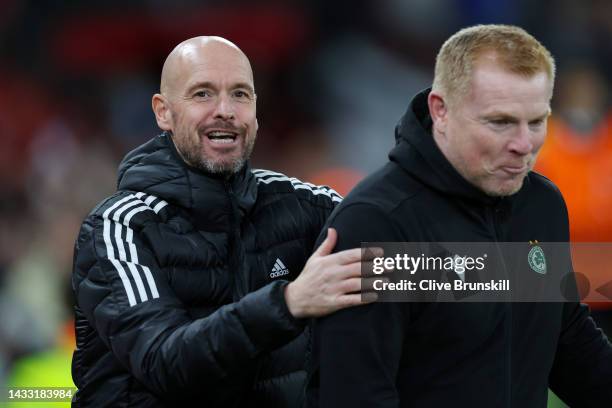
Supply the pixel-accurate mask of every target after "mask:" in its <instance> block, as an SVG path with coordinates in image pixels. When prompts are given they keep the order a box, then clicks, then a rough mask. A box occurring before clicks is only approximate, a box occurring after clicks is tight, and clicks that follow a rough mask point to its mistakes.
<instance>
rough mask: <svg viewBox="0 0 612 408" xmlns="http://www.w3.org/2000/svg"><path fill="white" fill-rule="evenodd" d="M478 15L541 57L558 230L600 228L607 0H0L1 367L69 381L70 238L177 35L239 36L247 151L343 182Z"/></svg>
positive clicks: (368, 157) (610, 9)
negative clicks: (515, 30)
mask: <svg viewBox="0 0 612 408" xmlns="http://www.w3.org/2000/svg"><path fill="white" fill-rule="evenodd" d="M170 4H172V5H170ZM477 23H508V24H517V25H520V26H522V27H524V28H525V29H527V30H528V31H529V32H531V33H532V34H533V35H534V36H536V38H538V39H540V40H541V41H542V42H543V43H544V44H545V45H546V46H547V47H548V48H549V49H550V50H551V52H552V53H553V55H554V56H555V58H556V60H557V65H558V76H557V82H556V89H555V97H554V98H553V116H552V118H551V122H550V124H549V137H548V141H547V142H546V144H545V146H544V148H543V151H542V153H541V158H540V161H539V164H538V171H540V172H542V173H543V174H544V175H546V176H548V177H549V178H551V179H552V180H553V181H554V182H555V183H556V184H557V185H558V186H559V187H560V189H561V191H562V192H563V194H564V196H565V198H566V201H567V203H568V209H569V213H570V220H571V223H572V231H571V235H572V239H573V240H575V241H582V242H591V241H601V242H612V211H611V210H610V209H611V207H612V111H611V109H610V107H611V105H610V102H611V99H610V90H611V87H610V85H611V83H612V69H610V68H611V67H612V2H609V1H606V0H585V1H581V2H576V1H572V0H554V1H553V0H543V1H535V2H534V1H527V0H496V1H488V0H353V1H351V2H330V1H324V0H315V1H280V0H278V1H274V0H269V1H247V0H244V1H213V0H208V1H206V0H204V1H202V0H199V1H195V0H191V1H178V2H171V3H170V2H164V1H160V0H138V1H131V2H123V1H117V0H110V1H109V0H107V1H104V2H101V1H88V2H59V1H48V2H42V1H20V0H4V1H2V2H0V81H1V87H0V135H1V136H2V148H1V149H0V322H2V324H1V325H0V383H8V384H17V383H23V382H24V381H25V382H27V381H30V380H27V379H28V378H30V377H28V375H29V376H33V375H34V374H33V373H35V372H36V373H38V374H37V375H45V374H40V373H41V372H43V373H44V368H41V367H43V366H41V365H40V364H43V363H46V364H48V365H49V370H50V371H49V374H48V375H46V376H43V377H41V378H45V381H46V382H45V383H43V385H47V386H50V385H54V384H55V385H66V383H67V385H70V383H69V381H70V377H69V376H70V372H69V364H70V354H71V351H72V347H73V339H72V337H71V336H72V335H73V334H72V333H73V329H72V328H71V326H70V324H71V317H72V309H71V305H72V303H73V300H72V297H71V288H70V273H71V261H72V250H73V245H74V239H75V237H76V233H77V230H78V228H79V225H80V222H81V220H82V219H83V217H84V216H85V215H86V213H87V212H88V211H90V210H91V208H92V207H93V206H94V205H95V204H96V203H97V202H98V201H99V200H101V199H102V198H104V197H105V196H107V195H108V194H110V193H112V192H113V190H114V187H115V177H116V167H117V165H118V163H119V161H120V160H121V158H122V157H123V155H124V154H125V153H126V152H128V151H129V150H130V149H132V148H134V147H136V146H137V145H138V144H140V143H142V142H144V141H146V140H147V139H148V138H150V137H152V136H154V135H155V134H156V133H157V132H158V130H157V128H156V125H155V121H154V117H153V114H152V112H151V109H150V106H151V105H150V98H151V95H152V94H153V93H154V92H156V91H157V90H158V88H159V74H160V71H161V66H162V64H163V61H164V58H165V56H166V55H167V54H168V53H169V51H170V50H171V49H172V48H173V46H174V45H175V44H177V43H179V42H180V41H182V40H184V39H186V38H189V37H192V36H196V35H203V34H210V35H212V34H214V35H221V36H224V37H226V38H228V39H230V40H232V41H233V42H235V43H236V44H237V45H238V46H240V47H241V48H242V49H243V50H244V51H245V53H246V54H247V55H248V56H249V57H250V58H251V62H252V64H253V69H254V72H255V85H256V90H257V94H258V118H259V124H260V131H259V136H258V142H257V145H256V148H255V152H254V156H253V165H254V167H263V168H268V169H273V170H276V171H281V172H285V173H287V174H290V175H292V176H296V177H299V178H301V179H304V180H308V181H311V182H315V183H321V184H328V185H331V186H332V187H335V188H336V189H338V191H340V192H342V193H346V192H348V191H349V190H350V188H351V187H352V186H353V185H354V184H355V183H356V182H357V181H358V180H359V179H360V178H361V177H363V175H365V174H367V173H369V172H371V171H372V170H374V169H375V168H377V167H378V166H379V165H381V164H382V163H384V161H385V160H386V154H387V152H388V150H389V149H390V148H391V147H392V146H393V144H394V139H393V131H394V127H395V124H396V122H397V120H398V119H399V118H400V117H401V116H402V114H403V112H404V111H405V109H406V107H407V104H408V101H409V100H410V99H411V96H412V95H413V94H415V93H416V92H417V91H419V90H421V89H422V88H425V87H427V86H429V85H430V83H431V79H432V74H433V64H434V60H435V53H436V51H437V50H438V49H439V48H440V46H441V44H442V42H443V41H444V40H445V39H446V38H447V37H448V36H449V35H450V34H452V33H454V32H455V31H457V30H458V29H459V28H461V27H464V26H468V25H473V24H477ZM611 278H612V276H611ZM594 307H595V308H596V309H597V310H599V311H598V312H597V314H596V318H597V319H598V320H600V324H602V325H603V326H604V327H605V328H606V330H607V332H608V334H609V335H611V336H612V327H611V320H612V319H611V318H610V312H608V311H606V307H605V305H594ZM608 309H609V308H608ZM41 356H42V357H41ZM34 357H37V358H38V359H33V358H34ZM41 361H42V362H41ZM32 364H39V366H37V369H36V370H32V369H31V368H30V366H31V365H32ZM58 367H63V368H64V369H63V371H62V370H59V371H61V372H63V375H60V374H57V372H59V371H58V370H57V368H58ZM31 381H33V383H35V380H31Z"/></svg>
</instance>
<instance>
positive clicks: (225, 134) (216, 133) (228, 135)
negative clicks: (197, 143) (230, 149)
mask: <svg viewBox="0 0 612 408" xmlns="http://www.w3.org/2000/svg"><path fill="white" fill-rule="evenodd" d="M208 137H223V138H231V139H234V138H235V137H236V136H235V135H234V134H233V133H229V132H220V131H214V132H210V133H209V134H208Z"/></svg>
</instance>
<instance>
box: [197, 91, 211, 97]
mask: <svg viewBox="0 0 612 408" xmlns="http://www.w3.org/2000/svg"><path fill="white" fill-rule="evenodd" d="M193 96H195V97H197V98H206V97H208V96H210V93H209V92H208V91H198V92H196V93H194V94H193Z"/></svg>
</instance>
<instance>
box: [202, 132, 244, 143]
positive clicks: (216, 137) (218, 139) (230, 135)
mask: <svg viewBox="0 0 612 408" xmlns="http://www.w3.org/2000/svg"><path fill="white" fill-rule="evenodd" d="M206 137H207V138H208V139H209V140H210V141H211V142H212V143H218V144H229V143H233V142H234V141H235V140H236V138H237V137H238V133H237V132H232V131H230V130H211V131H209V132H206Z"/></svg>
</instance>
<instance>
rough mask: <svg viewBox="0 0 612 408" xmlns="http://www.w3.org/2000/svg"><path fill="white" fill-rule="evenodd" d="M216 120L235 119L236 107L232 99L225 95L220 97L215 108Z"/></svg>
mask: <svg viewBox="0 0 612 408" xmlns="http://www.w3.org/2000/svg"><path fill="white" fill-rule="evenodd" d="M214 117H215V119H221V120H233V119H234V117H235V113H234V105H233V104H232V102H231V100H230V98H229V97H228V96H225V95H220V96H219V99H218V100H217V105H216V106H215V113H214Z"/></svg>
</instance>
